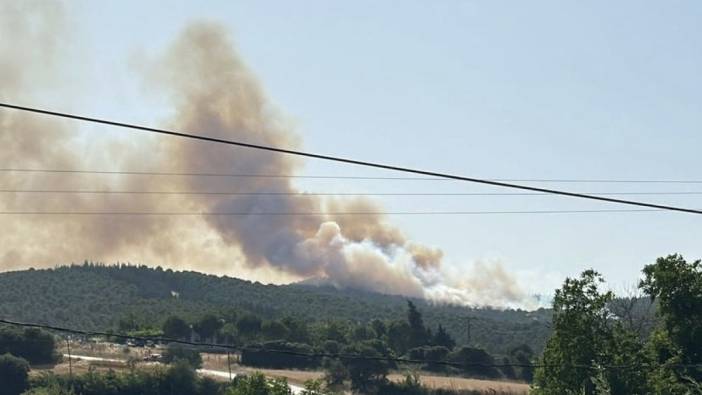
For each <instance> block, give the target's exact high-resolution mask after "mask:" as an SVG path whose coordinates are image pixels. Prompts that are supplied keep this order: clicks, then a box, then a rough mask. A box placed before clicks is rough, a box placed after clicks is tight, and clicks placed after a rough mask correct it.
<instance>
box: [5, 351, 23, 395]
mask: <svg viewBox="0 0 702 395" xmlns="http://www.w3.org/2000/svg"><path fill="white" fill-rule="evenodd" d="M28 375H29V363H27V361H26V360H24V359H22V358H17V357H15V356H14V355H11V354H3V355H0V394H2V395H19V394H21V393H22V392H24V391H25V390H26V389H27V388H28V387H29V382H28Z"/></svg>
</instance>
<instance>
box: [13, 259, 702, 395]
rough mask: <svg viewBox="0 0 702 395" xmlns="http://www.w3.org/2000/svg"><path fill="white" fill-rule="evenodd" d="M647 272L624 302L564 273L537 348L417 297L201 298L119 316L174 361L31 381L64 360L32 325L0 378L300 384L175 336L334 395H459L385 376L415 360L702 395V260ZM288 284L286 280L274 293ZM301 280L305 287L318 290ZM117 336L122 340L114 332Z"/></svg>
mask: <svg viewBox="0 0 702 395" xmlns="http://www.w3.org/2000/svg"><path fill="white" fill-rule="evenodd" d="M57 270H58V271H59V272H62V271H63V272H77V273H80V274H85V273H89V274H93V275H94V274H95V273H96V272H105V271H107V272H110V273H113V274H114V273H118V274H119V273H121V274H120V275H124V273H130V274H131V273H158V272H160V271H159V270H151V269H146V268H137V267H129V266H121V267H108V268H105V267H101V266H99V265H98V266H96V265H90V264H87V265H84V266H82V267H73V268H60V269H57ZM44 273H48V272H44ZM32 274H33V273H32ZM642 274H643V276H642V279H641V280H640V282H639V284H638V286H637V288H636V289H635V291H637V292H639V293H638V294H637V295H636V296H634V297H631V296H630V297H624V298H622V297H619V298H616V297H615V294H614V293H613V292H612V291H610V290H607V287H606V284H605V279H604V278H603V277H602V276H601V275H600V274H599V273H597V272H596V271H594V270H585V271H584V272H582V274H581V275H580V276H579V277H576V278H567V279H566V280H565V281H564V283H563V285H562V286H561V287H560V288H559V289H557V290H556V292H555V296H554V299H553V305H552V310H551V311H552V314H551V316H552V319H551V324H550V326H551V327H552V333H551V335H550V336H549V338H548V339H547V341H546V344H545V347H544V349H543V350H542V352H540V353H534V350H532V349H531V348H530V347H529V345H527V344H521V345H519V346H517V347H514V348H512V349H510V350H509V351H508V352H506V353H502V354H494V355H491V354H490V353H489V352H487V351H486V350H484V349H482V348H479V347H474V346H466V345H459V344H457V343H456V341H455V339H454V338H453V337H452V335H451V334H450V333H449V332H448V331H447V330H445V329H444V327H443V325H442V324H441V323H438V324H437V323H435V322H431V321H429V320H427V319H426V318H427V317H428V315H427V316H425V315H423V312H422V311H423V310H426V311H431V309H429V308H427V305H426V304H424V305H420V304H419V303H417V301H412V300H402V303H403V307H402V308H401V311H402V314H401V315H400V316H399V317H398V318H396V319H387V318H385V319H379V318H373V319H370V320H369V321H361V320H350V319H340V318H339V317H335V318H332V317H324V318H320V319H317V320H308V319H305V318H300V317H297V318H296V317H293V316H291V315H283V316H282V318H279V317H280V316H278V315H276V314H271V315H269V316H266V317H267V318H264V316H263V315H259V314H261V311H260V310H259V312H258V313H253V312H252V311H249V310H245V309H243V308H241V307H226V308H224V307H217V306H216V305H215V308H212V307H211V306H210V304H207V303H204V302H203V301H202V300H199V301H191V303H194V304H193V305H197V304H198V303H200V304H201V305H202V306H210V308H209V310H203V311H201V312H200V314H199V315H198V314H195V313H194V312H193V311H190V310H189V309H190V308H191V307H186V308H181V309H180V310H177V309H174V310H168V309H166V310H167V311H169V314H170V315H168V316H167V318H165V319H160V318H158V319H157V318H156V317H152V318H151V319H148V318H147V317H145V316H143V315H137V314H136V313H135V312H134V311H132V310H125V312H126V316H123V317H122V318H120V319H119V320H118V321H117V323H116V324H115V327H116V328H113V330H114V331H116V332H121V333H125V334H127V336H128V337H130V338H131V339H133V340H138V339H136V336H137V335H136V334H142V335H143V334H146V335H148V334H153V335H157V336H165V337H167V338H169V339H171V340H168V341H169V342H171V343H170V344H168V345H167V346H166V348H165V351H164V355H163V358H162V360H161V362H163V363H164V364H166V366H159V365H146V366H145V367H144V368H143V369H136V368H130V370H129V371H123V372H120V373H115V372H107V373H98V372H94V371H89V372H88V374H85V375H81V376H76V377H71V376H69V377H66V376H61V375H55V374H51V373H50V374H48V375H41V376H38V377H37V376H35V377H33V378H32V377H30V376H29V375H28V371H29V366H30V363H41V362H47V361H52V360H54V359H56V357H57V353H56V349H55V347H56V344H55V339H54V338H53V335H51V334H49V333H46V332H43V331H42V330H37V329H33V328H30V329H20V328H13V327H9V326H0V381H1V382H3V383H7V385H6V386H5V389H7V388H11V389H12V392H10V393H11V394H13V395H17V394H19V393H22V391H25V390H27V389H29V392H28V393H30V394H51V395H54V394H55V395H58V394H64V393H74V392H70V389H73V390H75V389H77V391H78V392H77V393H84V394H89V393H101V394H102V393H114V394H116V395H117V394H127V393H154V394H164V393H169V394H172V393H176V392H178V391H180V390H184V391H186V392H183V393H188V394H200V393H203V394H205V393H208V394H210V393H211V394H232V395H236V394H259V393H260V394H263V395H265V394H278V393H280V394H288V393H290V389H289V388H288V386H287V385H286V384H285V383H284V382H281V381H276V380H269V379H266V378H265V377H263V376H261V375H253V376H250V377H245V376H242V377H240V378H238V379H237V380H234V381H233V382H231V383H226V384H224V383H219V384H218V383H215V382H213V381H210V380H207V379H203V378H200V377H198V376H197V374H196V371H195V369H196V368H198V367H200V366H201V364H202V358H201V354H200V350H198V349H197V348H193V347H189V346H188V347H186V346H183V345H182V344H179V343H178V340H177V339H192V338H197V339H204V340H207V341H208V342H217V343H220V344H231V345H237V346H238V347H239V349H240V350H241V354H240V363H241V364H243V365H247V366H252V367H256V368H295V369H314V370H323V371H324V372H325V375H324V379H323V380H320V381H316V382H309V383H308V388H307V390H306V392H305V393H306V394H317V395H322V394H333V393H336V391H337V390H339V389H346V388H350V389H351V390H353V391H354V392H355V393H360V394H432V393H435V394H439V393H446V394H452V393H453V394H455V393H456V392H453V391H446V392H441V391H434V390H431V389H428V388H425V387H423V386H422V385H421V382H420V378H419V376H418V375H413V374H409V375H408V376H407V377H406V379H405V381H404V382H399V383H398V382H392V381H390V380H388V375H389V373H391V372H393V371H394V372H398V371H407V369H408V368H409V366H410V365H411V366H413V368H411V369H412V370H411V371H414V372H417V370H415V369H416V368H417V365H419V369H420V371H429V372H438V373H441V374H457V375H463V376H468V377H484V378H493V379H512V380H521V381H527V382H530V383H531V393H532V394H534V395H560V394H585V395H604V394H615V395H618V394H622V395H625V394H673V395H678V394H679V395H687V394H699V393H702V262H701V261H699V260H698V261H692V262H688V261H686V260H685V259H684V258H683V257H682V256H680V255H670V256H667V257H661V258H658V259H657V260H656V261H655V262H654V263H652V264H649V265H646V266H645V267H644V269H643V271H642ZM168 275H173V274H172V273H169V274H168ZM176 276H177V275H176ZM198 276H200V277H198V278H208V277H207V276H201V275H198ZM120 281H125V280H124V279H122V280H120ZM237 281H238V280H237ZM169 285H174V284H169ZM132 286H133V287H134V288H132V289H131V292H136V290H137V289H138V288H136V287H135V286H134V285H132ZM252 286H254V287H258V286H260V285H256V284H254V285H252ZM264 288H265V287H264ZM280 288H287V287H276V288H275V289H280ZM290 288H291V289H294V290H296V291H298V292H304V291H302V290H307V289H308V288H305V287H299V286H292V287H290ZM184 289H185V288H175V289H171V290H169V291H168V293H169V294H170V295H171V298H172V299H174V300H171V302H170V303H176V304H178V303H181V302H184V301H181V300H180V298H181V296H179V295H178V293H179V292H181V291H182V290H184ZM150 292H158V290H151V291H150ZM326 292H329V291H328V290H327V291H326ZM339 295H341V296H340V297H343V296H344V295H346V293H344V292H340V293H339ZM138 297H142V298H144V299H143V300H148V298H145V297H144V296H143V295H142V296H138ZM366 297H368V295H366ZM376 297H378V298H381V297H380V296H376ZM162 299H164V298H162ZM166 299H167V298H166ZM381 299H382V298H381ZM312 300H314V299H312ZM164 303H165V302H164ZM293 305H294V304H293ZM164 306H166V307H167V306H169V303H165V304H164ZM181 307H182V306H181ZM420 307H421V308H420ZM154 311H155V310H154ZM177 312H186V313H188V314H190V315H178V314H177ZM512 313H514V312H512ZM303 317H304V316H303ZM651 317H655V319H651ZM109 337H111V338H115V339H113V340H115V341H116V340H118V338H117V337H115V336H114V334H111V335H109ZM152 339H153V338H152ZM144 340H146V339H144ZM398 358H400V359H398ZM407 359H411V360H412V361H407ZM149 366H150V368H149ZM256 388H259V389H258V390H257V389H256ZM276 388H277V390H274V389H276ZM174 391H176V392H174ZM271 391H273V392H271ZM0 393H1V392H0Z"/></svg>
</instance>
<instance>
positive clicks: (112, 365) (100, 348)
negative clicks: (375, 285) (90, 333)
mask: <svg viewBox="0 0 702 395" xmlns="http://www.w3.org/2000/svg"><path fill="white" fill-rule="evenodd" d="M71 348H72V349H71V351H72V355H80V356H90V357H97V358H104V359H106V360H100V361H87V360H80V359H78V360H76V359H74V360H73V363H72V368H73V373H74V374H76V373H78V374H79V373H84V372H87V371H88V369H89V368H90V367H92V368H94V369H97V370H108V369H113V370H121V369H126V368H127V360H128V359H129V358H132V359H135V360H141V359H142V358H143V357H145V356H147V355H148V354H150V353H153V352H156V353H157V352H159V351H158V350H155V351H154V350H151V349H145V348H134V347H131V348H124V347H121V346H117V345H113V344H107V343H100V344H93V345H77V344H76V345H73V346H72V347H71ZM125 350H129V351H125ZM61 351H62V352H63V353H65V352H66V351H67V350H66V349H65V348H64V349H63V350H61ZM202 360H203V369H207V370H213V371H220V372H227V371H228V364H227V356H226V355H222V354H213V353H203V354H202ZM237 360H238V357H237V356H236V355H234V354H233V355H232V356H231V361H232V365H231V369H232V373H234V374H247V373H252V372H261V373H263V374H265V375H266V376H268V377H281V378H285V379H287V380H288V382H290V383H291V384H297V385H302V384H304V382H305V381H307V380H313V379H321V378H323V377H324V373H323V372H321V371H302V370H288V369H284V370H277V369H254V368H250V367H246V366H242V365H239V364H238V363H237ZM139 365H140V368H148V366H149V365H148V364H146V363H140V364H139ZM42 371H53V372H55V373H58V374H68V372H69V365H68V362H67V359H66V358H64V361H62V362H61V363H60V364H57V365H55V366H43V367H37V368H35V369H34V370H32V374H40V373H41V372H42ZM388 378H389V379H390V380H392V381H401V380H403V379H404V375H403V374H400V372H395V373H393V374H390V375H389V376H388ZM420 379H421V382H422V383H423V384H424V385H426V386H428V387H430V388H436V389H438V388H443V389H452V390H474V391H475V390H477V391H481V392H484V393H485V394H495V393H498V394H509V395H525V394H527V393H528V390H529V386H528V385H527V384H524V383H514V382H508V381H497V380H480V379H471V378H463V377H448V376H438V375H434V374H429V373H420Z"/></svg>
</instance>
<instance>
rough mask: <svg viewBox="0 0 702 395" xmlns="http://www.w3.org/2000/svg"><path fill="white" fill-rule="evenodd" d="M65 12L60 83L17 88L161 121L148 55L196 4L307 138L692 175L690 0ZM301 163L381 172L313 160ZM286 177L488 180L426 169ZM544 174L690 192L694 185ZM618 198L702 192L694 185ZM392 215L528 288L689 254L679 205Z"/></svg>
mask: <svg viewBox="0 0 702 395" xmlns="http://www.w3.org/2000/svg"><path fill="white" fill-rule="evenodd" d="M66 14H67V16H68V18H69V21H70V31H69V35H70V43H71V45H70V49H69V50H67V51H68V52H69V54H70V57H69V58H70V60H69V63H68V65H70V68H72V71H71V70H68V71H67V74H66V81H70V83H71V84H73V87H72V92H73V94H74V96H73V97H69V98H66V97H61V96H58V97H57V96H56V94H55V93H52V91H51V88H50V87H47V88H46V89H47V90H46V95H45V96H44V97H45V99H41V100H40V101H39V102H36V103H23V104H36V105H46V106H50V107H51V108H54V109H56V110H65V111H70V112H77V113H86V114H91V115H95V116H102V117H108V118H115V119H119V120H123V121H126V122H139V123H146V124H150V125H159V122H160V121H161V120H162V119H164V118H165V117H166V116H167V115H168V114H169V108H167V107H166V101H165V100H164V99H163V98H159V97H158V96H157V95H153V94H152V93H151V92H150V89H149V86H148V84H146V83H145V81H144V80H145V78H144V74H145V72H144V68H145V66H144V65H145V64H146V63H147V62H146V61H145V60H144V59H148V58H149V57H151V56H155V55H153V54H154V53H156V52H159V51H163V49H164V48H165V47H167V46H168V45H169V43H171V42H172V41H173V40H174V38H175V37H176V36H177V35H178V33H179V32H180V31H181V30H182V29H183V28H184V27H185V26H187V25H188V23H190V22H192V21H197V20H208V21H214V22H219V23H221V24H222V25H224V26H226V28H227V30H228V31H229V32H230V34H231V37H232V38H233V39H234V40H235V42H236V43H237V45H238V48H239V50H240V52H241V54H242V56H243V58H244V59H245V61H246V62H247V63H248V65H249V67H250V68H251V69H252V70H253V72H254V73H255V74H256V75H257V76H258V78H259V80H260V81H261V83H262V85H263V87H264V89H265V91H266V92H267V93H268V96H269V98H270V100H271V101H272V102H273V103H275V105H276V106H277V108H278V110H279V111H280V112H281V113H283V114H284V115H285V116H286V117H288V118H289V119H290V121H291V122H292V123H293V124H294V125H295V130H296V133H298V135H299V136H301V138H302V145H303V148H304V149H305V150H308V151H314V152H319V153H325V154H333V155H340V156H346V157H353V158H358V159H362V160H371V161H381V162H386V163H391V164H397V165H402V166H411V167H417V168H425V169H432V170H437V171H445V172H450V173H455V174H461V175H466V176H471V177H486V178H573V179H581V178H582V179H602V178H610V179H696V180H702V172H701V171H700V169H701V168H702V166H700V163H699V162H700V159H699V158H700V147H702V131H701V130H700V125H702V111H701V110H702V74H700V70H702V39H701V38H702V27H701V26H702V25H701V24H700V23H699V21H700V20H702V3H700V2H696V1H668V2H653V1H618V2H611V1H590V2H576V1H531V2H519V1H511V2H508V1H403V2H398V1H345V2H342V1H334V2H331V1H296V2H291V1H220V2H214V1H198V2H167V3H166V2H162V1H143V0H139V1H113V2H95V1H74V2H70V3H67V4H66ZM3 39H6V38H3ZM150 72H154V71H153V70H151V71H150ZM64 92H65V91H64ZM86 130H88V131H89V133H95V134H100V133H105V129H104V128H89V129H86ZM110 133H129V132H124V131H112V132H110ZM133 167H134V168H133V169H130V170H152V169H141V168H140V167H139V164H138V163H135V164H134V166H133ZM155 170H162V171H168V169H155ZM305 173H307V174H313V175H361V174H362V175H394V174H390V173H381V172H378V171H373V170H370V169H362V168H353V167H347V166H340V165H330V164H325V163H320V162H316V161H307V163H306V167H305ZM298 185H300V186H301V187H302V188H304V189H305V190H308V191H319V192H334V191H337V192H402V191H406V192H435V191H442V192H482V191H503V190H498V189H496V188H486V187H480V186H475V185H470V184H459V183H454V182H431V181H382V182H379V181H353V182H349V181H343V182H342V181H331V180H307V181H300V182H298ZM540 185H547V186H549V187H554V188H556V187H557V188H562V189H568V190H577V191H587V192H622V191H666V192H667V191H701V192H702V184H698V185H694V184H692V185H666V184H595V183H593V184H556V183H549V184H540ZM504 192H508V191H504ZM630 197H631V198H636V199H639V200H648V201H655V202H661V203H663V202H664V203H668V204H673V205H680V206H687V207H697V208H700V207H702V201H701V200H702V195H685V196H630ZM382 203H383V205H384V207H385V208H386V209H387V210H388V211H431V210H439V211H442V210H466V211H474V210H559V209H576V210H577V209H598V208H602V209H611V208H626V207H620V206H617V205H613V204H606V203H592V202H583V201H578V200H573V199H568V198H563V197H542V196H537V197H535V196H530V197H524V196H517V197H515V196H499V197H475V196H473V197H466V196H462V197H461V196H458V197H455V196H454V197H452V196H444V197H421V196H420V197H386V198H382ZM392 219H393V221H394V222H395V223H397V224H399V225H401V226H402V227H403V228H404V229H405V230H406V232H407V233H408V234H409V236H410V237H411V238H412V239H416V240H419V241H421V242H423V243H427V244H429V245H434V246H439V247H441V248H442V249H443V250H444V252H445V254H446V261H447V264H450V265H454V266H457V267H466V268H467V267H469V266H470V265H471V264H473V263H474V262H475V261H476V260H500V261H502V263H503V265H504V266H505V267H506V268H508V269H509V270H511V271H514V272H516V273H518V275H519V278H520V279H521V280H522V281H523V282H524V284H525V286H526V287H527V288H528V289H529V290H530V291H532V292H551V289H552V288H553V287H555V286H557V285H558V284H559V283H560V281H562V278H563V276H565V275H573V274H575V273H577V272H579V271H582V270H583V269H586V268H590V267H593V268H595V269H597V270H600V271H601V272H603V273H604V274H605V276H606V277H607V278H608V280H609V281H610V283H611V284H612V286H613V287H619V286H621V285H622V284H624V283H632V282H634V281H635V280H636V278H637V276H638V272H639V271H640V269H641V268H642V266H643V265H644V264H647V263H650V262H652V261H653V260H654V259H655V258H656V257H657V256H660V255H664V254H668V253H673V252H680V253H683V254H684V255H685V256H686V257H688V258H699V257H702V243H701V240H702V217H700V216H695V215H692V214H679V213H618V214H559V215H490V216H488V215H486V216H456V217H450V216H416V217H407V216H397V217H393V218H392Z"/></svg>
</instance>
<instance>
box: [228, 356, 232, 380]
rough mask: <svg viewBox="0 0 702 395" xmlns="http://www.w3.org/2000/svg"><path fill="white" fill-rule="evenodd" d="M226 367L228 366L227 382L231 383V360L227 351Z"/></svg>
mask: <svg viewBox="0 0 702 395" xmlns="http://www.w3.org/2000/svg"><path fill="white" fill-rule="evenodd" d="M227 366H229V382H231V381H232V359H231V357H230V355H229V350H227Z"/></svg>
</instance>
